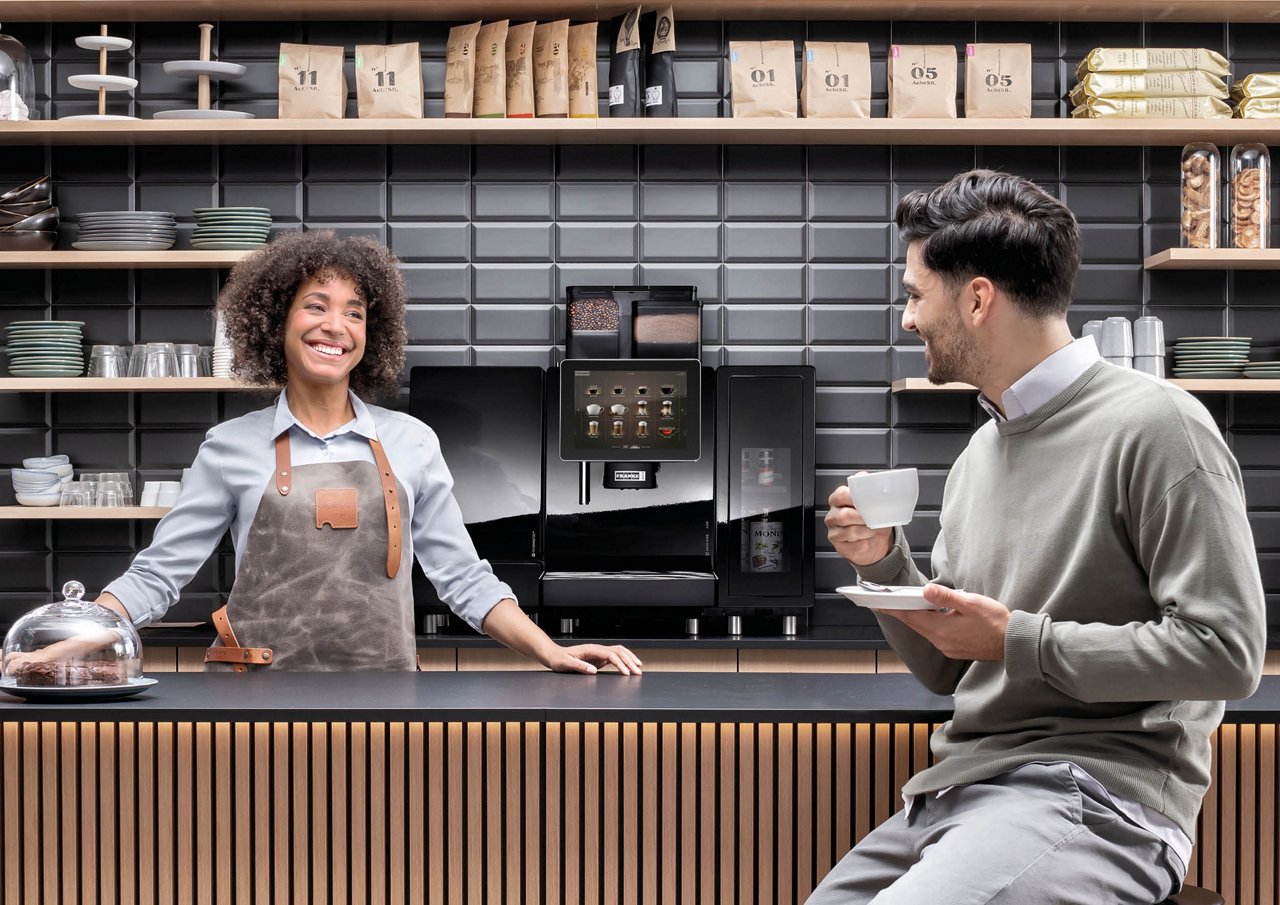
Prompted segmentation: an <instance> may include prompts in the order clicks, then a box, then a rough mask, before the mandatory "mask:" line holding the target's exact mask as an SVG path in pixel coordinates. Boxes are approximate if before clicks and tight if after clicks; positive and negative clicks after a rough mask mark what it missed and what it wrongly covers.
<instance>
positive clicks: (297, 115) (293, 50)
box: [280, 44, 347, 119]
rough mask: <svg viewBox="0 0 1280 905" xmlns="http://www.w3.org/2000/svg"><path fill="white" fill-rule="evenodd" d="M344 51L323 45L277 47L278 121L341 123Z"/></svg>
mask: <svg viewBox="0 0 1280 905" xmlns="http://www.w3.org/2000/svg"><path fill="white" fill-rule="evenodd" d="M343 55H344V51H343V48H341V47H331V46H328V45H325V44H281V45H280V118H281V119H342V118H343V117H344V116H346V114H347V76H346V73H344V72H343V71H342V59H343Z"/></svg>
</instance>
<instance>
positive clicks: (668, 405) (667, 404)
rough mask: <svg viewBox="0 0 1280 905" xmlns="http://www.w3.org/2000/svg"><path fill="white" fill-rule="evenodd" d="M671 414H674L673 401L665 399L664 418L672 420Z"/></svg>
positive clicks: (663, 405) (663, 402) (663, 401)
mask: <svg viewBox="0 0 1280 905" xmlns="http://www.w3.org/2000/svg"><path fill="white" fill-rule="evenodd" d="M671 413H672V405H671V400H670V399H664V400H662V415H663V417H665V418H670V417H671Z"/></svg>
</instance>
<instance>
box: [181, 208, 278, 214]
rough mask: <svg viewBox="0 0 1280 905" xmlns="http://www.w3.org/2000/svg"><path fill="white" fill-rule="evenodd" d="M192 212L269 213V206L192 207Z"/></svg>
mask: <svg viewBox="0 0 1280 905" xmlns="http://www.w3.org/2000/svg"><path fill="white" fill-rule="evenodd" d="M191 212H192V213H194V214H197V215H199V214H212V213H237V214H270V213H271V208H269V207H193V208H192V209H191Z"/></svg>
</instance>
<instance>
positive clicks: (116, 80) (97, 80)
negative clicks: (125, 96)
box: [67, 72, 138, 91]
mask: <svg viewBox="0 0 1280 905" xmlns="http://www.w3.org/2000/svg"><path fill="white" fill-rule="evenodd" d="M67 84H68V85H70V86H71V87H72V88H85V89H88V90H90V91H97V90H98V89H99V88H105V89H106V90H108V91H132V90H133V89H134V88H137V87H138V80H137V79H131V78H129V77H128V76H127V75H99V74H98V73H96V72H87V73H84V74H82V75H69V76H67Z"/></svg>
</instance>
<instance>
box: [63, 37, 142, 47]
mask: <svg viewBox="0 0 1280 905" xmlns="http://www.w3.org/2000/svg"><path fill="white" fill-rule="evenodd" d="M132 46H133V42H132V41H130V40H129V39H128V38H114V37H112V36H111V35H82V36H81V37H79V38H76V47H79V48H81V49H83V50H108V51H110V50H128V49H129V48H130V47H132Z"/></svg>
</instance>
